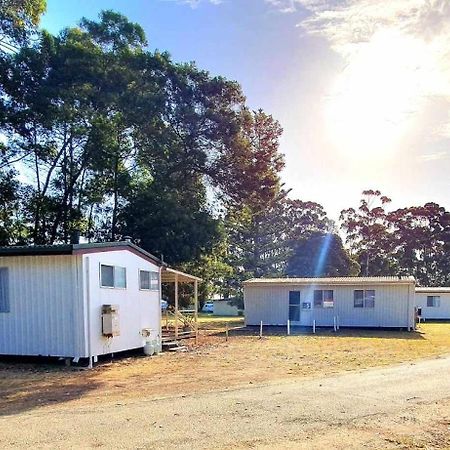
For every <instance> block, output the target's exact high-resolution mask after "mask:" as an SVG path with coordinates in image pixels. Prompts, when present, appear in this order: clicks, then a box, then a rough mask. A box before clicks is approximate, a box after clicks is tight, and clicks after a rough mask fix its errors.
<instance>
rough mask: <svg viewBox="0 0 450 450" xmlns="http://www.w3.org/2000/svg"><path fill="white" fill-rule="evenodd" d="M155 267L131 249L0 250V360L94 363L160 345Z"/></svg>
mask: <svg viewBox="0 0 450 450" xmlns="http://www.w3.org/2000/svg"><path fill="white" fill-rule="evenodd" d="M163 268H164V265H163V263H162V262H161V261H160V260H159V259H158V258H156V257H155V256H153V255H151V254H150V253H148V252H146V251H144V250H143V249H141V248H139V247H137V246H136V245H134V244H132V243H131V242H114V243H100V244H70V245H51V246H26V247H3V248H0V354H3V355H28V356H31V355H39V356H58V357H65V358H73V359H75V360H78V359H79V358H90V359H91V358H93V359H94V361H95V360H96V358H97V356H98V355H102V354H108V353H115V352H120V351H124V350H130V349H134V348H139V347H143V345H144V344H145V341H146V340H148V339H151V340H154V341H157V342H160V335H161V306H160V300H161V272H162V270H163Z"/></svg>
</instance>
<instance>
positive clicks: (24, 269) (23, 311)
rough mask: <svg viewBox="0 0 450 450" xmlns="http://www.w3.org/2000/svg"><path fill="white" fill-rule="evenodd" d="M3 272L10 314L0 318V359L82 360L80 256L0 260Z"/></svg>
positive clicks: (26, 257)
mask: <svg viewBox="0 0 450 450" xmlns="http://www.w3.org/2000/svg"><path fill="white" fill-rule="evenodd" d="M5 268H6V269H7V272H6V273H7V278H8V282H7V283H8V297H9V299H8V300H9V306H10V309H9V312H2V313H0V354H4V355H29V356H40V355H41V356H66V357H77V356H81V355H82V354H83V353H84V348H83V347H84V339H83V304H82V290H81V257H76V256H72V255H58V256H50V255H48V256H14V257H11V256H9V257H6V256H5V257H0V269H5Z"/></svg>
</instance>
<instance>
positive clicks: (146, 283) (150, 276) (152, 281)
mask: <svg viewBox="0 0 450 450" xmlns="http://www.w3.org/2000/svg"><path fill="white" fill-rule="evenodd" d="M139 288H140V289H141V290H145V291H159V273H158V272H150V271H149V270H140V271H139Z"/></svg>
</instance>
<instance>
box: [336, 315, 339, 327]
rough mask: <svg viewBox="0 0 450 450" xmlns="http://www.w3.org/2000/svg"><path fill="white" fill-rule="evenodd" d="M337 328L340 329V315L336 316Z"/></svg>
mask: <svg viewBox="0 0 450 450" xmlns="http://www.w3.org/2000/svg"><path fill="white" fill-rule="evenodd" d="M336 322H337V329H338V330H339V316H336Z"/></svg>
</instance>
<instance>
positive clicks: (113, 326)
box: [102, 305, 120, 337]
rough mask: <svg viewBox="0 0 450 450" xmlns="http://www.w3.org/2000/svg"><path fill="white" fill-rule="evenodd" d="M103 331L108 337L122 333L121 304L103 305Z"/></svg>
mask: <svg viewBox="0 0 450 450" xmlns="http://www.w3.org/2000/svg"><path fill="white" fill-rule="evenodd" d="M102 332H103V336H108V337H113V336H119V335H120V326H119V305H103V306H102Z"/></svg>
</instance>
